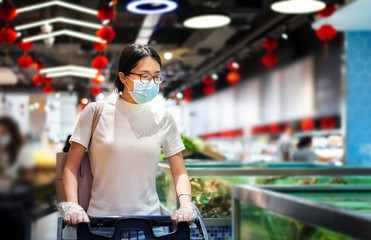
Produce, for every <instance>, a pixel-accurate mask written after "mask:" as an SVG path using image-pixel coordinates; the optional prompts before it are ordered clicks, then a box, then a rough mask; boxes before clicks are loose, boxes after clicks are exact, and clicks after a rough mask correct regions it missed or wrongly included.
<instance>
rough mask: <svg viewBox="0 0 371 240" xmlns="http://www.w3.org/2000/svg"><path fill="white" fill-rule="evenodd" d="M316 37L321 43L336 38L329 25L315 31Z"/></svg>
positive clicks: (334, 31)
mask: <svg viewBox="0 0 371 240" xmlns="http://www.w3.org/2000/svg"><path fill="white" fill-rule="evenodd" d="M316 35H317V37H318V38H319V39H321V41H324V42H328V41H331V40H332V39H333V38H334V37H335V36H336V29H335V28H334V27H333V26H332V25H331V24H324V25H322V26H321V27H320V28H319V29H317V31H316Z"/></svg>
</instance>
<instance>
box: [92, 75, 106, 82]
mask: <svg viewBox="0 0 371 240" xmlns="http://www.w3.org/2000/svg"><path fill="white" fill-rule="evenodd" d="M105 81H106V78H105V77H104V75H103V74H102V73H98V74H97V76H96V77H95V78H93V83H94V84H97V85H100V84H102V83H104V82H105Z"/></svg>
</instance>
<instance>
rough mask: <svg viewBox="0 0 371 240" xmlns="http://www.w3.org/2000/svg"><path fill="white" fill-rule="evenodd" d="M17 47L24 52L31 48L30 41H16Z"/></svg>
mask: <svg viewBox="0 0 371 240" xmlns="http://www.w3.org/2000/svg"><path fill="white" fill-rule="evenodd" d="M18 47H19V48H20V49H22V50H23V51H24V52H27V51H28V50H30V49H31V48H32V42H23V40H21V41H19V42H18Z"/></svg>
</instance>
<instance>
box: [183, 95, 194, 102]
mask: <svg viewBox="0 0 371 240" xmlns="http://www.w3.org/2000/svg"><path fill="white" fill-rule="evenodd" d="M183 101H185V102H192V101H193V98H192V97H191V96H185V97H184V98H183Z"/></svg>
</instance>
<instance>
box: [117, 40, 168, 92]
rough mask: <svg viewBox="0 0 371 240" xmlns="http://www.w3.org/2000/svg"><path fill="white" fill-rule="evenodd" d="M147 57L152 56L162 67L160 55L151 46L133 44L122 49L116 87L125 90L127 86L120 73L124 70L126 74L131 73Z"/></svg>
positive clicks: (121, 90)
mask: <svg viewBox="0 0 371 240" xmlns="http://www.w3.org/2000/svg"><path fill="white" fill-rule="evenodd" d="M145 57H152V58H153V59H155V60H156V61H157V62H158V63H159V64H160V67H161V66H162V63H161V58H160V56H159V55H158V53H157V51H156V50H155V49H153V48H152V47H150V46H146V45H141V44H131V45H129V46H127V47H125V48H124V49H123V50H122V52H121V55H120V59H119V62H118V64H117V76H116V79H115V87H116V88H117V90H118V92H123V91H124V87H125V85H124V84H123V83H122V82H121V81H120V78H119V75H118V73H119V72H122V73H123V74H124V75H125V76H126V75H129V73H130V71H131V70H132V69H133V68H135V67H136V66H137V65H138V62H139V61H140V60H142V59H143V58H145Z"/></svg>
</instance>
